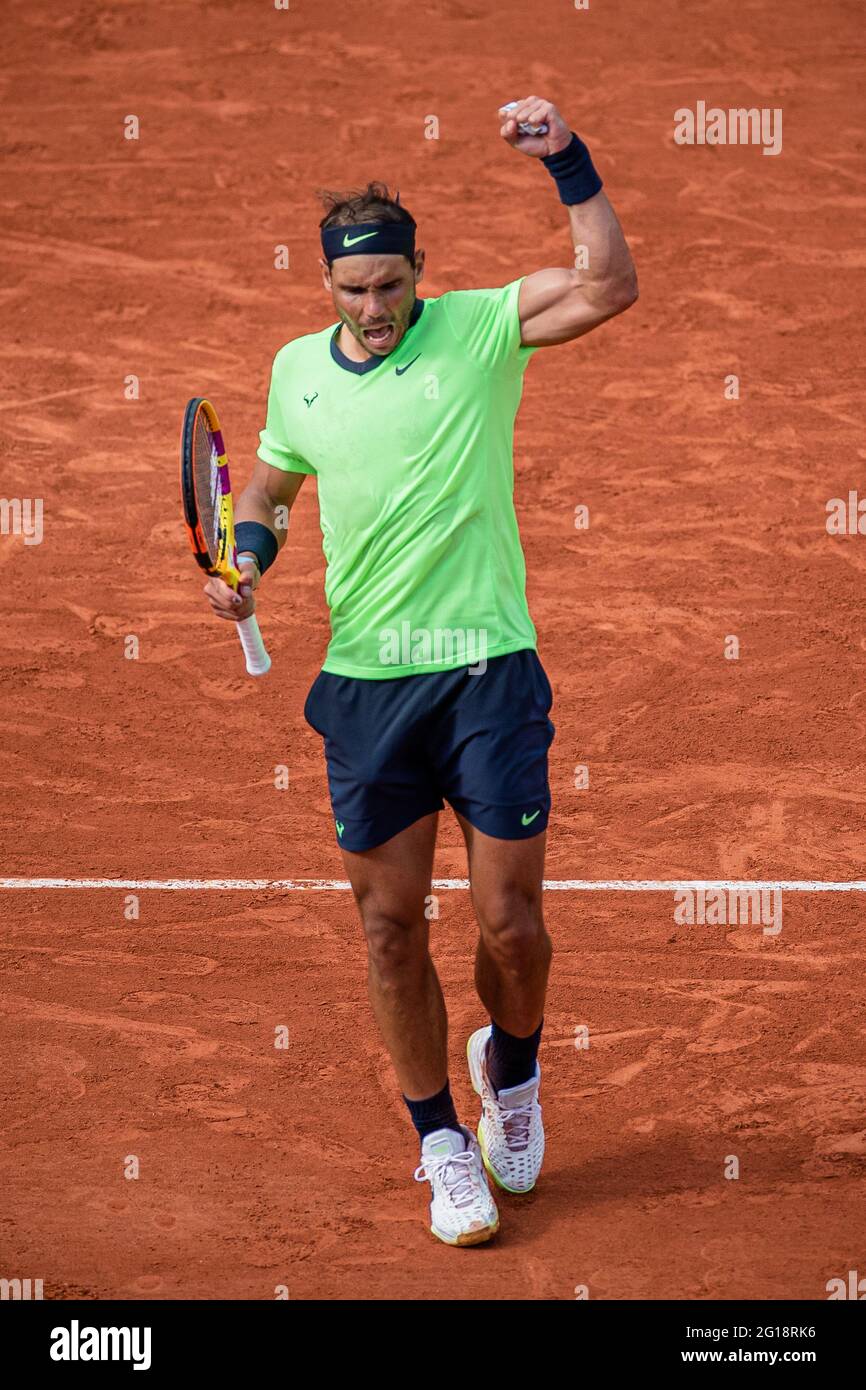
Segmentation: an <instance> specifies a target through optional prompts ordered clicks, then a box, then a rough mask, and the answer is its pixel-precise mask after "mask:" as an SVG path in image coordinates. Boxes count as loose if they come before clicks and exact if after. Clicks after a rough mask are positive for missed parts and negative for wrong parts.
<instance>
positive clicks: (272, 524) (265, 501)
mask: <svg viewBox="0 0 866 1390" xmlns="http://www.w3.org/2000/svg"><path fill="white" fill-rule="evenodd" d="M306 476H307V475H306V473H284V472H283V470H282V468H273V467H272V466H271V465H270V464H269V463H263V461H262V460H261V459H256V466H255V468H254V469H253V476H252V477H251V478H250V480H249V482H248V483H247V485H246V487H245V488H244V490H243V492H242V493H241V495H240V497H239V498H238V504H237V507H236V508H235V521H236V522H237V521H258V522H260V523H261V525H262V526H267V527H268V529H269V530H271V531H273V533H274V535H275V536H276V538H277V545H278V546H279V547H280V549H281V550H282V548H283V546H284V545H285V543H286V537H287V535H288V534H289V532H288V527H287V526H280V525H277V521H278V520H280V519H281V518H278V517H277V509H278V508H279V507H284V508H285V509H286V514H287V515H288V513H289V512H290V511H291V510H292V507H293V506H294V502H295V498H296V497H297V495H298V493H299V492H300V490H301V484H302V483H303V481H304V479H305V478H306Z"/></svg>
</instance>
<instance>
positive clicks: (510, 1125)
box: [499, 1101, 532, 1150]
mask: <svg viewBox="0 0 866 1390" xmlns="http://www.w3.org/2000/svg"><path fill="white" fill-rule="evenodd" d="M499 1117H500V1119H501V1120H502V1129H503V1132H504V1134H505V1139H506V1142H507V1144H508V1147H509V1149H517V1150H520V1149H526V1148H528V1147H529V1131H530V1128H531V1125H532V1101H527V1103H526V1104H525V1105H515V1106H510V1107H509V1106H505V1105H500V1107H499Z"/></svg>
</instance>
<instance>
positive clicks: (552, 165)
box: [541, 131, 602, 206]
mask: <svg viewBox="0 0 866 1390" xmlns="http://www.w3.org/2000/svg"><path fill="white" fill-rule="evenodd" d="M541 162H542V164H543V165H544V167H545V168H546V169H547V170H548V171H549V172H550V173H551V174H552V175H553V177H554V178H555V179H556V186H557V188H558V189H559V201H560V202H561V203H565V204H566V206H573V205H574V204H575V203H585V202H586V201H587V199H588V198H594V197H595V195H596V193H600V192H601V187H602V183H601V179H600V178H599V176H598V174H597V173H596V170H595V166H594V165H593V162H592V159H591V158H590V154H589V150H588V149H587V148H586V145H585V144H584V143H583V141H582V140H581V139H580V138H579V136H577V135H575V133H574V131H572V132H571V144H570V145H566V147H565V149H564V150H559V152H558V153H557V154H546V155H544V157H543V159H542V161H541Z"/></svg>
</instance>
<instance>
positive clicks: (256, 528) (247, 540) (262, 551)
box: [235, 521, 280, 574]
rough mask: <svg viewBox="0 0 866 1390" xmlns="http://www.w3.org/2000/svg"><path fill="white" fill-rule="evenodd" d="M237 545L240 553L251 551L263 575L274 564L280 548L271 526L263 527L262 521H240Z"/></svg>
mask: <svg viewBox="0 0 866 1390" xmlns="http://www.w3.org/2000/svg"><path fill="white" fill-rule="evenodd" d="M235 545H236V546H237V548H238V553H240V551H242V550H249V551H251V552H252V554H253V555H255V557H256V561H257V562H258V566H259V570H260V571H261V573H262V574H264V572H265V570H266V569H268V568H269V567H270V566H271V565H272V564H273V563H274V561H275V560H276V558H277V553H278V551H279V548H280V547H279V546H278V545H277V538H276V536H275V535H274V533H273V531H272V530H271V528H270V526H263V525H262V523H261V522H260V521H239V522H238V523H237V525H236V526H235Z"/></svg>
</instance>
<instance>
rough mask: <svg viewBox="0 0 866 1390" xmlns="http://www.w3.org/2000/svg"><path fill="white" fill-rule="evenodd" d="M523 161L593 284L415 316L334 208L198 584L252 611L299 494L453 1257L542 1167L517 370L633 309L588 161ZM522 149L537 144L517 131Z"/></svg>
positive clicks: (529, 120) (518, 121)
mask: <svg viewBox="0 0 866 1390" xmlns="http://www.w3.org/2000/svg"><path fill="white" fill-rule="evenodd" d="M500 125H501V128H500V134H501V136H502V138H503V139H504V140H505V141H506V143H507V144H509V145H510V146H512V147H513V148H514V149H516V150H517V151H518V152H520V153H522V154H526V155H529V156H530V157H531V158H536V159H540V160H541V161H542V162H543V164H544V165H545V167H546V169H547V170H548V171H549V173H550V174H551V175H552V176H553V178H554V180H555V182H556V185H557V188H558V191H559V197H560V200H561V202H562V203H564V204H565V206H566V207H567V209H568V219H569V224H570V233H571V241H572V245H573V246H575V247H581V248H586V254H585V256H584V255H581V257H580V258H579V261H580V264H581V265H582V264H583V261H584V260H586V261H587V263H588V264H587V267H586V269H582V268H581V269H568V270H556V269H552V270H540V271H536V272H535V273H534V274H531V275H526V276H525V277H523V278H521V279H517V280H514V281H513V282H512V283H511V284H509V285H506V286H505V287H504V288H503V289H494V290H461V291H455V292H452V293H448V294H443V295H441V296H440V297H438V298H435V299H426V300H423V299H419V298H418V297H417V293H416V289H417V285H418V282H419V281H420V280H421V278H422V275H423V271H424V252H423V251H421V250H416V247H415V230H416V228H415V222H414V220H413V218H412V217H411V216H410V214H409V213H408V211H407V210H406V208H404V207H402V206H401V205H400V202H399V198H397V199H392V198H391V197H390V196H389V194H388V190H387V189H386V188H384V187H383V186H382V185H380V184H369V185H368V186H367V188H366V190H365V191H364V192H363V193H356V194H350V195H346V196H343V197H334V196H329V198H328V211H327V213H326V216H325V217H324V218H323V220H322V222H321V224H320V225H321V240H322V261H321V265H322V278H323V282H324V285H325V288H326V289H327V290H329V291H330V293H331V295H332V297H333V302H334V307H335V309H336V311H337V313H338V315H339V318H340V320H341V322H340V324H337V325H336V326H334V325H331V326H330V327H328V328H326V329H324V330H323V331H322V332H320V333H312V334H307V335H305V336H304V337H301V338H297V339H295V340H294V341H293V342H290V343H287V344H286V346H285V347H283V348H282V349H281V350H280V351H279V352H278V353H277V356H276V358H275V361H274V366H273V375H272V379H271V388H270V394H269V398H268V413H267V423H266V427H265V429H264V430H262V433H261V445H260V447H259V451H258V455H259V460H260V462H259V463H257V465H256V469H255V472H254V474H253V478H252V481H251V482H250V484H249V486H248V487H247V489H246V491H245V492H244V493H243V494H242V496H241V498H240V499H239V502H238V506H237V543H238V551H239V552H240V562H241V565H242V566H243V573H244V583H242V585H241V589H240V592H239V593H238V594H233V593H232V591H231V590H230V589H229V588H228V587H227V586H226V585H225V584H224V583H223V582H222V580H220V579H211V580H209V582H208V584H207V585H206V593H207V594H208V597H209V599H210V602H211V605H212V607H213V608H214V610H215V611H216V612H217V613H218V614H219V616H220V617H223V618H227V619H231V620H238V619H241V618H244V617H247V616H249V614H250V613H252V611H253V607H254V600H253V594H252V591H253V589H255V588H256V587H257V586H258V583H259V580H260V579H261V576H262V575H263V574H264V573H265V571H266V570H267V569H268V567H269V566H270V565H271V564H272V563H273V561H274V560H275V558H276V556H277V552H278V550H279V548H280V546H281V545H282V544H283V543H284V542H285V539H286V530H285V529H284V528H281V529H280V530H277V529H276V528H275V525H274V511H275V508H276V507H278V506H283V507H288V508H290V507H291V506H292V503H293V502H294V499H295V497H296V496H297V494H298V491H299V489H300V487H301V484H302V483H303V480H304V478H305V476H306V475H307V474H308V473H312V474H315V475H316V478H317V480H318V490H319V508H320V516H321V526H322V533H323V538H324V551H325V556H326V559H327V577H326V581H325V594H326V598H327V602H328V606H329V608H330V611H331V629H332V637H331V641H330V644H329V646H328V651H327V656H326V659H325V662H324V665H323V668H322V671H321V672H320V674H319V675H318V677H317V678H316V680H315V682H314V683H313V686H312V688H311V690H310V693H309V695H308V697H307V702H306V706H305V711H304V712H305V716H306V718H307V720H308V722H309V723H310V724H311V725H312V727H313V728H314V729H316V730H317V732H319V733H320V734H321V735H322V737H323V739H324V743H325V754H326V759H327V767H328V782H329V788H330V793H331V802H332V806H333V812H334V821H335V828H336V835H337V841H338V844H339V846H340V850H341V852H342V856H343V862H344V864H345V868H346V872H347V874H348V877H349V879H350V881H351V884H352V889H353V892H354V895H355V899H356V901H357V904H358V907H359V910H360V915H361V920H362V923H363V928H364V933H365V937H366V941H367V951H368V962H369V990H370V1000H371V1003H372V1007H373V1011H374V1014H375V1017H376V1020H377V1022H378V1025H379V1027H380V1029H381V1032H382V1036H383V1038H384V1041H385V1044H386V1046H387V1048H388V1051H389V1053H390V1056H391V1059H392V1062H393V1065H394V1069H395V1072H396V1074H397V1079H398V1081H399V1084H400V1086H401V1089H402V1092H403V1095H404V1098H405V1101H406V1104H407V1106H408V1108H409V1113H410V1115H411V1118H412V1121H413V1122H414V1124H415V1126H416V1128H417V1131H418V1134H419V1136H420V1140H421V1164H420V1166H419V1168H418V1169H417V1171H416V1174H415V1176H416V1178H418V1179H419V1180H427V1181H429V1182H430V1184H431V1188H432V1203H431V1207H430V1213H431V1229H432V1231H433V1234H434V1235H436V1236H438V1237H439V1239H440V1240H443V1241H446V1242H447V1243H448V1244H451V1245H474V1244H478V1243H479V1242H481V1241H485V1240H488V1239H489V1238H490V1237H491V1236H492V1235H494V1234H495V1233H496V1231H497V1230H498V1227H499V1217H498V1214H497V1209H496V1205H495V1202H494V1200H493V1196H492V1194H491V1192H490V1189H489V1187H488V1185H487V1180H486V1177H485V1173H484V1169H485V1167H486V1169H487V1172H488V1173H489V1174H490V1175H491V1176H492V1177H493V1179H494V1181H495V1182H496V1183H497V1184H498V1185H499V1186H500V1187H502V1188H505V1189H506V1190H507V1191H510V1192H528V1191H529V1190H530V1189H531V1188H532V1187H533V1185H534V1183H535V1181H536V1178H537V1177H538V1173H539V1170H540V1168H541V1161H542V1158H543V1154H544V1131H543V1129H542V1123H541V1107H540V1105H539V1102H538V1090H539V1082H540V1077H541V1070H540V1067H539V1064H538V1061H537V1054H538V1049H539V1042H540V1038H541V1026H542V1018H543V1012H544V999H545V991H546V986H547V976H548V970H549V966H550V958H551V943H550V938H549V936H548V935H547V932H546V931H545V927H544V920H543V916H542V879H543V871H544V847H545V832H546V828H547V820H548V815H549V811H550V790H549V786H548V780H547V753H548V748H549V746H550V742H551V739H552V738H553V732H554V731H553V725H552V724H551V722H550V719H549V717H548V715H549V711H550V708H551V702H552V694H551V689H550V685H549V682H548V680H547V677H546V675H545V673H544V669H543V667H542V665H541V663H540V661H539V659H538V656H537V654H536V650H535V648H536V633H535V628H534V627H533V625H532V621H531V619H530V617H529V613H528V610H527V606H526V598H525V593H524V586H525V567H524V560H523V554H522V551H521V547H520V539H519V535H518V530H517V521H516V518H515V513H514V505H513V500H512V492H513V464H512V439H513V426H514V417H515V415H516V412H517V408H518V405H519V402H520V396H521V391H522V379H523V372H524V370H525V368H526V365H527V363H528V361H529V358H530V357H531V355H532V353H533V352H534V351H535V350H536V349H537V348H540V347H550V346H553V345H555V344H558V343H567V342H570V341H571V340H572V339H573V338H579V337H581V336H582V334H584V333H589V332H590V331H591V330H592V329H593V328H597V327H598V325H599V324H601V323H604V321H605V320H606V319H609V318H612V317H613V316H614V315H616V314H619V313H621V312H622V311H623V310H624V309H626V308H628V306H629V305H630V304H632V303H633V302H634V300H635V299H636V297H637V288H636V281H635V273H634V266H633V264H632V260H631V256H630V254H629V251H628V248H627V246H626V243H625V239H624V237H623V234H622V231H621V228H620V225H619V223H618V221H617V219H616V216H615V214H614V212H613V209H612V208H611V206H610V203H609V202H608V200H607V198H606V197H605V195H604V193H602V192H601V180H600V178H599V177H598V174H597V173H596V171H595V169H594V168H593V165H592V161H591V159H590V156H589V152H588V150H587V148H586V146H585V145H584V144H583V143H582V141H581V140H580V139H579V138H578V137H577V136H576V135H574V134H572V132H571V131H570V130H569V128H568V127H567V125H566V124H565V122H564V121H563V119H562V117H561V116H560V114H559V112H558V111H557V110H556V108H555V107H554V106H553V105H551V103H550V102H548V101H544V100H542V99H540V98H538V97H527V98H526V99H525V100H524V101H520V102H517V103H516V104H514V105H513V106H511V107H510V108H508V109H505V108H501V109H500ZM530 128H531V130H530ZM444 801H447V802H448V803H449V804H450V805H451V807H452V808H453V810H454V812H455V814H456V815H457V818H458V821H459V823H460V826H461V829H462V831H463V835H464V839H465V841H466V849H467V855H468V860H469V877H470V881H471V888H472V903H473V906H474V909H475V912H476V915H477V918H478V925H479V940H478V946H477V953H476V961H475V983H476V987H477V991H478V995H479V998H480V1000H481V1002H482V1004H483V1006H484V1009H485V1011H486V1013H487V1014H488V1015H489V1019H490V1022H489V1023H488V1024H487V1025H486V1026H485V1027H482V1028H479V1029H478V1030H477V1031H476V1032H475V1033H473V1035H472V1037H471V1038H470V1039H469V1043H468V1048H467V1052H468V1060H469V1072H470V1077H471V1080H472V1085H473V1087H474V1089H475V1091H476V1092H477V1094H478V1095H479V1097H480V1100H481V1121H480V1124H479V1127H478V1140H477V1141H476V1138H475V1135H474V1134H472V1132H471V1131H470V1130H469V1129H467V1128H466V1127H464V1126H463V1125H462V1124H461V1123H460V1121H459V1119H458V1117H457V1113H456V1110H455V1107H454V1102H453V1100H452V1098H451V1092H450V1088H449V1082H448V1073H447V1019H446V1013H445V1005H444V1001H443V997H442V990H441V988H440V984H439V980H438V977H437V975H436V971H435V969H434V967H433V963H432V961H431V959H430V954H429V949H428V922H427V919H426V917H425V903H426V900H427V897H428V894H429V893H430V886H431V875H432V868H433V854H434V847H435V841H436V829H437V822H438V813H439V811H440V810H441V809H442V808H443V804H444Z"/></svg>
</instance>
